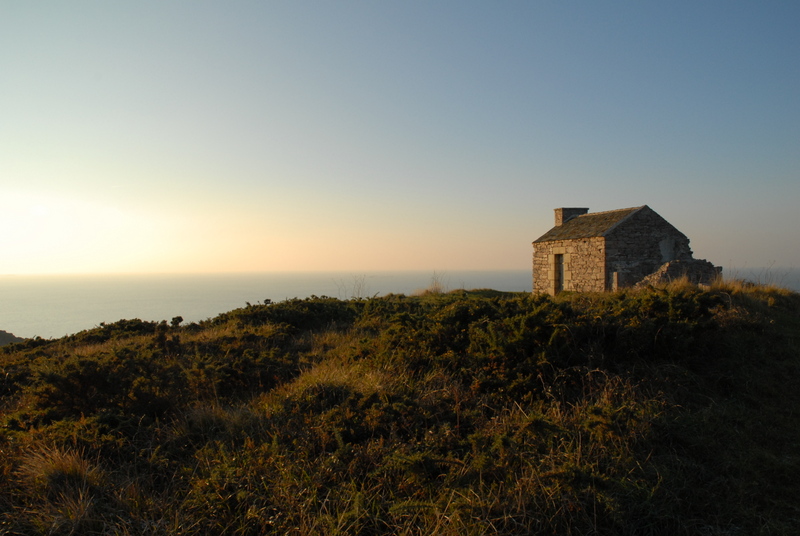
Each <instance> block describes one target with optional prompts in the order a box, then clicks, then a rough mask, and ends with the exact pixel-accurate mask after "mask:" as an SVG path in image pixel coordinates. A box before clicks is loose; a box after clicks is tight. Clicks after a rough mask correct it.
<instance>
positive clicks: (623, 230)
mask: <svg viewBox="0 0 800 536" xmlns="http://www.w3.org/2000/svg"><path fill="white" fill-rule="evenodd" d="M691 258H692V250H691V249H690V248H689V239H688V238H687V237H686V235H684V234H683V233H681V232H680V231H678V230H677V229H676V228H675V227H673V226H672V225H671V224H670V223H669V222H668V221H666V220H665V219H664V218H662V217H661V216H659V215H658V214H656V213H655V212H653V211H652V210H650V209H649V208H647V207H646V208H645V209H643V210H641V211H639V212H637V213H636V214H634V215H633V216H632V217H631V218H630V219H628V220H626V221H624V222H623V223H622V224H620V226H619V227H618V228H616V229H612V230H611V231H609V232H608V233H607V234H606V259H605V263H606V284H607V288H608V289H609V290H614V289H616V288H621V287H629V286H633V285H635V284H636V283H638V282H639V281H641V280H642V279H643V278H644V277H646V276H647V275H649V274H651V273H653V272H655V271H656V270H657V269H658V268H659V267H660V266H661V265H663V264H664V263H666V262H669V261H672V260H689V259H691Z"/></svg>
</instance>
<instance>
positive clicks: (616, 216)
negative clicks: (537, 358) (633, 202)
mask: <svg viewBox="0 0 800 536" xmlns="http://www.w3.org/2000/svg"><path fill="white" fill-rule="evenodd" d="M720 271H721V269H720V268H718V267H715V266H714V265H713V264H711V263H710V262H708V261H705V260H698V259H694V258H693V257H692V250H691V249H690V248H689V239H688V238H687V237H686V235H684V234H683V233H682V232H680V231H679V230H678V229H676V228H675V227H673V226H672V225H671V224H670V223H669V222H668V221H667V220H665V219H664V218H662V217H661V216H659V215H658V214H657V213H656V212H655V211H654V210H653V209H651V208H650V207H648V206H647V205H643V206H641V207H634V208H625V209H620V210H609V211H606V212H594V213H591V214H590V213H589V209H588V208H557V209H555V227H553V228H552V229H550V230H549V231H547V232H546V233H545V234H544V235H542V236H541V237H539V238H538V239H537V240H535V241H534V242H533V291H534V292H546V293H548V294H551V295H555V294H558V293H559V292H561V291H563V290H568V291H577V292H601V291H609V290H617V289H619V288H624V287H633V286H637V285H643V284H652V283H658V282H662V281H668V280H670V279H674V278H678V277H684V276H686V277H688V278H689V279H690V280H691V281H692V282H695V283H698V284H709V283H710V282H711V281H712V280H713V279H714V278H715V277H716V276H717V275H718V274H719V273H720Z"/></svg>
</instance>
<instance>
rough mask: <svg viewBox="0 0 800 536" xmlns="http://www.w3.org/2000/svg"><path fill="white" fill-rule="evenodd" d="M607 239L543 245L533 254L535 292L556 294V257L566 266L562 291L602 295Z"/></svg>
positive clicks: (543, 243)
mask: <svg viewBox="0 0 800 536" xmlns="http://www.w3.org/2000/svg"><path fill="white" fill-rule="evenodd" d="M604 250H605V245H604V239H603V238H601V237H596V238H582V239H578V240H555V241H553V242H540V243H537V244H535V245H534V250H533V291H534V292H545V293H548V294H556V288H555V286H554V284H555V281H556V273H555V270H556V255H561V256H562V257H561V259H562V261H563V263H564V281H563V290H566V291H577V292H592V291H603V290H605V289H606V287H605V280H606V274H605V262H604Z"/></svg>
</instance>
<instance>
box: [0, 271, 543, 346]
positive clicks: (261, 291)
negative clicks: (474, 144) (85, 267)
mask: <svg viewBox="0 0 800 536" xmlns="http://www.w3.org/2000/svg"><path fill="white" fill-rule="evenodd" d="M434 277H436V278H437V280H438V281H439V282H440V283H441V284H443V285H444V287H445V288H447V289H450V290H452V289H458V288H465V289H474V288H492V289H495V290H506V291H528V292H530V290H531V273H530V270H509V271H447V272H430V271H428V272H368V273H351V272H329V273H322V272H316V273H261V274H220V275H107V276H97V275H95V276H0V330H4V331H7V332H9V333H13V334H14V335H16V336H18V337H34V336H39V337H43V338H53V337H62V336H64V335H71V334H73V333H77V332H79V331H82V330H84V329H90V328H93V327H95V326H97V325H99V324H100V323H101V322H105V323H111V322H116V321H117V320H120V319H123V318H125V319H130V318H139V319H142V320H156V321H160V320H167V321H169V320H170V319H172V318H173V317H175V316H182V317H183V319H184V321H185V322H195V321H199V320H205V319H207V318H213V317H215V316H217V315H218V314H220V313H224V312H227V311H230V310H232V309H236V308H238V307H243V306H245V304H246V302H250V303H257V302H263V301H264V300H266V299H270V300H272V301H273V302H275V301H281V300H285V299H287V298H295V297H297V298H306V297H308V296H312V295H316V296H332V297H335V298H342V299H347V298H351V297H354V296H355V297H368V296H374V295H376V294H377V295H380V296H382V295H385V294H389V293H397V294H411V293H413V292H415V291H418V290H421V289H424V288H427V287H429V286H430V285H431V282H432V279H433V278H434Z"/></svg>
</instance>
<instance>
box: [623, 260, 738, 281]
mask: <svg viewBox="0 0 800 536" xmlns="http://www.w3.org/2000/svg"><path fill="white" fill-rule="evenodd" d="M721 274H722V267H721V266H714V265H713V264H711V263H710V262H708V261H707V260H705V259H689V260H675V261H670V262H666V263H664V264H662V265H661V266H660V267H659V268H658V269H657V270H656V271H655V272H653V273H652V274H650V275H648V276H647V277H645V278H644V279H642V280H641V281H640V282H639V283H638V284H637V285H636V286H637V287H646V286H648V285H658V284H663V283H669V282H670V281H675V280H679V279H683V278H686V279H687V280H688V281H689V282H690V283H694V284H695V285H710V284H711V283H713V282H714V280H715V279H717V278H718V277H719V276H720V275H721Z"/></svg>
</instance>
